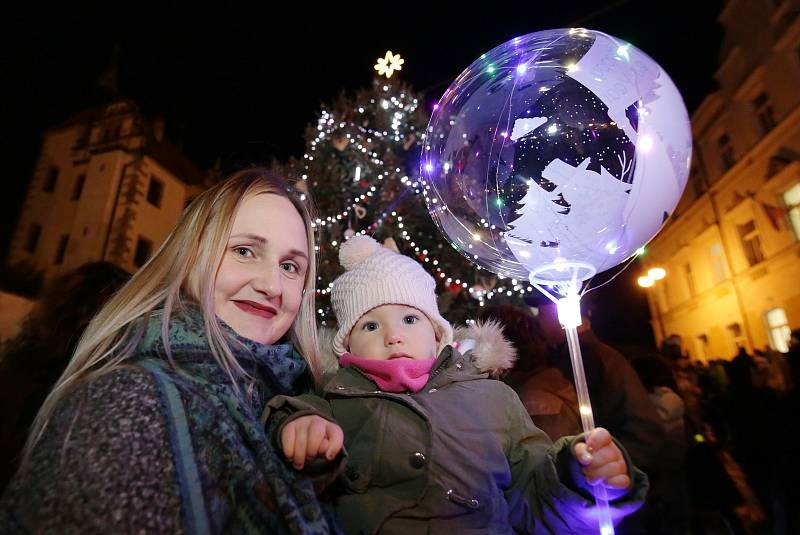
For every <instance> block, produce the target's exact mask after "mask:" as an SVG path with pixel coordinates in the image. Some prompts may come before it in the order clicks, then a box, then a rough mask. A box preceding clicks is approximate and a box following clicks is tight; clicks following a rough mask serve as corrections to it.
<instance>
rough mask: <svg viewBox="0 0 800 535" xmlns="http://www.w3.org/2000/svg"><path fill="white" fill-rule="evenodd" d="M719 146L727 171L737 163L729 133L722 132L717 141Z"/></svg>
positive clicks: (723, 164) (723, 165) (724, 167)
mask: <svg viewBox="0 0 800 535" xmlns="http://www.w3.org/2000/svg"><path fill="white" fill-rule="evenodd" d="M717 147H718V148H719V155H720V158H722V167H723V169H724V170H725V171H727V170H728V169H730V168H731V167H733V166H734V164H735V163H736V158H734V156H733V145H731V138H729V137H728V135H727V134H722V135H721V136H720V137H719V140H718V141H717Z"/></svg>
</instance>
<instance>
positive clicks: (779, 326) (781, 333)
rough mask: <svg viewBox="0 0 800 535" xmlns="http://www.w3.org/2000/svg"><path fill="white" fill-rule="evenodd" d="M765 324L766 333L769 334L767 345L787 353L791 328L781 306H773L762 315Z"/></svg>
mask: <svg viewBox="0 0 800 535" xmlns="http://www.w3.org/2000/svg"><path fill="white" fill-rule="evenodd" d="M764 319H765V320H766V324H767V334H768V335H769V345H770V347H771V348H772V349H774V350H776V351H780V352H781V353H787V352H788V351H789V339H790V338H791V337H792V330H791V329H790V328H789V320H788V319H787V317H786V311H785V310H783V309H782V308H773V309H772V310H769V311H767V313H766V314H765V315H764Z"/></svg>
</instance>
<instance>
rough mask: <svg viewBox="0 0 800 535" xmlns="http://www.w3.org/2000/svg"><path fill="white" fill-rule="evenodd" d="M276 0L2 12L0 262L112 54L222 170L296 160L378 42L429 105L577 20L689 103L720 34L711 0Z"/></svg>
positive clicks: (193, 147) (195, 154)
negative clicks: (465, 78)
mask: <svg viewBox="0 0 800 535" xmlns="http://www.w3.org/2000/svg"><path fill="white" fill-rule="evenodd" d="M276 4H278V2H269V3H268V2H261V3H259V5H261V6H264V7H260V8H253V9H244V8H241V9H235V8H229V7H227V6H224V7H221V4H220V3H216V2H215V3H213V7H212V8H208V9H205V10H203V9H200V8H198V7H197V5H196V4H188V5H186V7H183V8H182V9H179V8H177V7H174V6H173V7H170V8H165V7H164V6H163V5H155V4H154V5H152V6H150V7H148V6H147V4H146V3H138V2H137V3H114V8H113V9H112V8H111V7H97V6H94V7H81V8H75V7H74V6H72V5H70V6H69V9H67V8H66V7H61V8H58V9H57V10H53V8H51V7H49V6H48V7H44V5H40V6H37V9H36V10H35V11H34V10H32V11H29V12H13V11H6V10H7V9H8V8H4V13H3V17H2V18H3V22H2V25H1V26H0V80H1V81H2V84H0V141H1V142H2V143H1V144H0V146H1V147H2V148H0V150H2V155H3V164H4V165H2V166H0V181H2V184H3V189H2V195H0V202H2V206H0V254H2V255H3V257H4V256H5V251H6V248H7V245H8V240H9V237H10V236H9V235H10V232H11V230H12V228H13V225H14V223H15V221H16V217H17V215H18V212H19V207H20V203H21V202H22V199H23V197H24V194H25V191H26V187H27V183H28V181H29V179H30V175H31V172H32V170H33V166H34V163H35V159H36V156H37V154H38V150H39V145H40V141H41V133H42V130H43V129H44V128H46V127H48V126H51V125H54V124H58V123H59V122H61V121H63V120H65V119H67V118H69V117H70V116H71V115H72V114H74V113H76V112H78V111H80V110H81V109H82V108H84V107H86V106H87V105H91V104H92V103H93V102H92V101H93V98H94V94H95V92H94V90H93V86H94V84H95V80H96V79H97V77H98V76H99V75H100V74H101V73H102V72H103V71H104V70H106V69H107V68H108V66H109V65H110V64H111V63H112V57H113V55H114V49H115V47H118V50H119V53H118V56H117V62H116V64H117V73H118V78H117V82H118V83H117V85H118V89H119V91H120V92H121V94H123V95H125V96H127V97H130V98H133V99H134V100H136V101H137V102H138V103H139V105H140V107H141V108H142V110H143V111H144V113H145V114H146V115H148V116H151V117H152V116H155V115H161V116H164V117H165V118H166V120H167V132H166V136H167V138H168V139H169V140H170V141H172V142H174V143H178V144H180V145H181V146H182V147H183V148H184V150H185V151H186V153H187V154H188V155H189V157H190V158H191V159H193V160H194V161H195V162H196V163H197V164H198V165H199V166H200V167H201V168H208V167H210V166H211V165H213V164H214V162H215V161H216V160H217V159H219V160H220V161H221V162H222V165H223V169H224V170H226V171H229V170H232V169H235V168H237V167H241V166H243V165H247V164H251V163H268V162H269V161H270V160H271V159H272V158H273V157H276V158H278V159H285V158H287V157H288V156H290V155H295V156H302V154H303V147H304V143H303V132H304V128H305V126H306V124H307V123H309V122H311V121H313V120H315V116H316V114H317V113H318V110H319V104H320V103H321V102H323V101H330V100H331V99H332V98H334V97H335V96H336V95H337V94H338V93H339V92H340V91H342V90H345V91H348V92H353V91H355V90H357V89H359V88H363V87H368V86H369V84H370V82H371V79H372V75H373V72H374V71H373V70H372V66H373V65H374V64H375V60H376V59H377V58H378V57H381V56H383V54H384V53H385V51H386V50H387V49H391V50H392V51H393V52H395V53H400V54H401V55H402V56H403V57H404V58H405V60H406V63H405V65H404V66H403V71H401V73H400V76H401V77H402V78H403V79H405V80H407V81H409V82H411V83H412V84H413V85H414V87H415V88H416V89H417V90H418V91H421V92H423V93H424V95H425V99H426V101H434V100H436V99H437V98H438V97H439V96H441V94H442V93H443V92H444V90H445V89H446V88H447V86H448V85H449V84H450V82H451V81H452V80H453V78H455V77H456V76H457V75H458V74H459V73H460V72H461V71H462V70H463V69H464V68H466V67H467V66H468V65H469V64H470V63H471V62H472V61H473V60H475V59H476V58H477V57H478V56H480V54H482V53H484V52H487V51H488V50H490V49H491V48H493V47H495V46H497V45H499V44H501V43H503V42H505V41H507V40H508V39H511V38H513V37H515V36H518V35H522V34H525V33H530V32H534V31H538V30H543V29H549V28H559V27H572V26H583V27H587V28H591V29H595V30H600V31H604V32H607V33H610V34H612V35H614V36H616V37H618V38H620V39H623V40H625V41H628V42H630V43H632V44H633V45H635V46H637V47H639V48H641V49H642V50H644V51H645V52H646V53H648V54H649V55H650V56H651V57H653V59H655V60H656V61H657V62H658V63H659V64H661V66H662V67H664V69H665V70H666V71H667V72H668V73H669V74H670V76H671V77H672V78H673V80H674V81H675V83H676V85H677V86H678V88H679V90H680V91H681V92H682V94H683V95H684V98H685V100H686V104H687V107H688V109H689V111H690V112H692V111H694V110H695V109H696V107H697V106H698V105H699V104H700V102H701V101H702V100H703V98H704V97H705V95H707V94H708V93H709V92H711V91H713V90H714V89H715V82H714V80H713V73H714V71H715V70H716V68H717V66H718V54H719V48H720V43H721V38H722V29H721V27H720V26H719V24H718V23H717V22H716V17H717V15H718V13H719V11H720V9H721V6H720V2H719V1H718V0H699V1H698V0H693V1H686V0H672V1H646V0H627V1H626V0H622V1H619V0H618V1H610V2H597V1H593V2H587V1H573V2H569V1H566V2H565V1H552V2H545V1H541V0H533V1H528V2H485V3H483V5H484V6H486V7H485V8H481V9H471V8H467V7H466V3H465V2H461V3H452V4H450V5H448V6H446V7H435V8H433V7H430V5H428V4H432V3H420V4H416V3H408V2H397V3H386V2H382V3H378V2H374V3H372V4H366V5H364V6H360V7H353V6H352V5H351V4H346V3H344V2H340V3H339V5H335V6H328V7H323V8H316V7H315V8H312V7H310V3H307V2H294V3H293V2H280V5H281V12H282V13H281V14H280V15H279V14H278V9H277V8H276V7H275V5H276ZM292 4H294V5H296V6H297V7H290V6H291V5H292ZM441 4H445V3H441ZM515 5H518V6H524V7H513V6H515ZM417 6H421V7H417ZM287 9H288V10H289V12H288V13H286V12H285V11H286V10H287ZM292 10H293V11H292ZM634 268H635V266H634ZM634 271H635V269H631V270H629V273H626V274H624V275H623V276H621V277H620V279H621V281H620V284H615V285H613V287H612V288H611V290H612V292H611V294H610V295H611V297H613V294H614V293H617V292H619V291H623V292H624V291H628V290H630V292H634V293H635V295H637V296H641V292H640V291H639V290H632V289H630V287H631V284H633V283H632V281H633V280H635V277H633V275H635V274H638V273H634ZM618 280H619V279H618ZM609 286H611V285H609ZM607 288H608V287H606V288H604V289H603V290H600V291H598V294H603V295H601V296H600V297H601V300H602V301H603V302H604V307H603V308H604V309H607V310H608V315H609V316H611V317H617V316H619V317H620V318H619V319H623V318H624V316H625V315H630V313H629V312H628V311H627V309H625V310H622V309H620V310H619V311H617V310H616V309H615V305H614V304H613V303H612V304H607V305H606V304H605V302H606V301H607V300H610V301H618V300H616V299H610V298H609V297H608V296H606V295H605V292H604V291H605V290H606V289H607ZM634 301H636V300H634ZM638 301H639V304H638V305H637V306H639V307H640V308H641V305H642V302H641V299H639V300H638ZM644 313H646V306H645V312H644ZM633 315H641V314H637V313H634V314H633ZM637 321H639V322H641V320H640V319H637ZM637 325H638V324H637ZM598 327H600V325H598ZM641 330H642V329H641V328H638V327H634V328H633V331H636V332H638V331H641ZM610 336H612V337H613V336H614V335H613V334H611V335H610Z"/></svg>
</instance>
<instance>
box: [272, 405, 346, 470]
mask: <svg viewBox="0 0 800 535" xmlns="http://www.w3.org/2000/svg"><path fill="white" fill-rule="evenodd" d="M343 441H344V434H343V433H342V428H341V427H339V426H338V425H336V424H335V423H333V422H330V421H328V420H326V419H325V418H322V417H320V416H316V415H311V416H301V417H300V418H298V419H296V420H292V421H291V422H289V423H288V424H286V425H285V426H284V427H283V431H281V445H282V447H283V454H284V455H285V456H286V459H288V460H290V461H292V466H294V468H295V470H302V469H303V466H305V463H306V459H315V458H317V457H325V459H327V460H328V461H332V460H333V459H334V458H335V457H336V455H338V454H339V452H340V451H341V449H342V443H343Z"/></svg>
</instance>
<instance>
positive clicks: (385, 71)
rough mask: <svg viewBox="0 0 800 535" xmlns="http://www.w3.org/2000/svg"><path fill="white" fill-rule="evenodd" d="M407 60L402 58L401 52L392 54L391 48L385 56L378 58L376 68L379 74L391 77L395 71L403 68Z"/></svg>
mask: <svg viewBox="0 0 800 535" xmlns="http://www.w3.org/2000/svg"><path fill="white" fill-rule="evenodd" d="M405 62H406V60H404V59H403V58H401V57H400V54H392V51H391V50H387V51H386V55H385V56H384V57H382V58H378V63H376V64H375V67H374V68H375V70H376V71H378V74H379V75H381V76H386V78H391V77H392V75H393V74H394V71H399V70H402V69H403V63H405Z"/></svg>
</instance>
